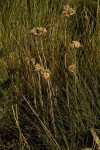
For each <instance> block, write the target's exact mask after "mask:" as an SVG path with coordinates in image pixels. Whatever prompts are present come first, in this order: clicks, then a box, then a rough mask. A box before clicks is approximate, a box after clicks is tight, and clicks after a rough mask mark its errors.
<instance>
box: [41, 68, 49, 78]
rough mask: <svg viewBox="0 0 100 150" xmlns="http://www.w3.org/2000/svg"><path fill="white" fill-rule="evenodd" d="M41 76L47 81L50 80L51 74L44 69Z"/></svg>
mask: <svg viewBox="0 0 100 150" xmlns="http://www.w3.org/2000/svg"><path fill="white" fill-rule="evenodd" d="M41 74H42V75H43V77H44V79H46V80H47V79H49V78H50V75H51V72H50V70H49V69H46V70H43V71H41Z"/></svg>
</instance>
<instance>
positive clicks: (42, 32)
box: [31, 27, 47, 36]
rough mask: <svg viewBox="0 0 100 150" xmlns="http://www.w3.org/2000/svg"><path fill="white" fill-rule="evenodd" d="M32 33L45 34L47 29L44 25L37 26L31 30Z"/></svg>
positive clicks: (36, 34)
mask: <svg viewBox="0 0 100 150" xmlns="http://www.w3.org/2000/svg"><path fill="white" fill-rule="evenodd" d="M31 33H33V34H34V35H35V36H41V35H45V34H46V33H47V30H46V29H45V28H42V27H40V28H38V27H36V28H33V29H32V30H31Z"/></svg>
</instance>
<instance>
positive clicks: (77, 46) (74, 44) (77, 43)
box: [69, 41, 82, 49]
mask: <svg viewBox="0 0 100 150" xmlns="http://www.w3.org/2000/svg"><path fill="white" fill-rule="evenodd" d="M69 46H70V48H72V49H73V48H80V47H82V45H81V43H80V42H79V41H73V42H72V43H71V44H69Z"/></svg>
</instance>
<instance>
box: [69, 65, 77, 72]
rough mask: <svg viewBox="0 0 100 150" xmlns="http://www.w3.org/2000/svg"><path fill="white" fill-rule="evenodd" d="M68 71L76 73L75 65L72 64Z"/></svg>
mask: <svg viewBox="0 0 100 150" xmlns="http://www.w3.org/2000/svg"><path fill="white" fill-rule="evenodd" d="M68 70H69V71H70V72H72V73H74V74H75V73H76V65H75V64H72V65H70V66H69V67H68Z"/></svg>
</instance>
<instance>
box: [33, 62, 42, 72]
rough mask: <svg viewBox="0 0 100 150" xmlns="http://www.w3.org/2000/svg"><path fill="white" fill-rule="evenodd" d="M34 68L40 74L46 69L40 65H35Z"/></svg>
mask: <svg viewBox="0 0 100 150" xmlns="http://www.w3.org/2000/svg"><path fill="white" fill-rule="evenodd" d="M34 67H35V71H38V72H39V71H42V70H44V68H43V67H42V66H41V65H40V64H36V65H34Z"/></svg>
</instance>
